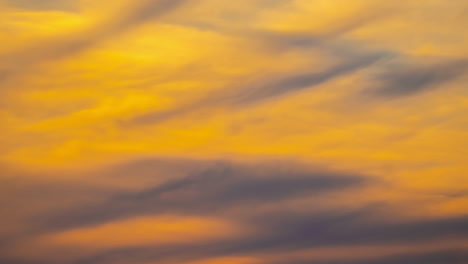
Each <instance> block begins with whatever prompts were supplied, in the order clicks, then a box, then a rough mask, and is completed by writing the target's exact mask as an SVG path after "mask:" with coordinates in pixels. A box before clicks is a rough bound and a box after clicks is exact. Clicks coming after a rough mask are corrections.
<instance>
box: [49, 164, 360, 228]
mask: <svg viewBox="0 0 468 264" xmlns="http://www.w3.org/2000/svg"><path fill="white" fill-rule="evenodd" d="M274 168H275V166H274V165H266V166H265V165H264V166H262V165H260V166H259V167H258V168H255V167H242V166H238V165H235V164H221V165H216V166H214V167H212V168H209V169H207V170H204V171H202V172H199V173H196V174H191V175H188V176H186V177H183V178H180V179H175V180H169V181H167V182H165V183H162V184H160V185H158V186H156V187H152V188H148V189H146V190H143V191H140V192H137V193H129V194H120V195H116V196H114V197H112V198H110V199H109V200H107V201H105V202H104V203H99V204H97V205H95V206H85V207H83V208H73V209H71V210H70V211H69V212H68V211H67V212H60V213H59V214H50V215H48V217H47V219H46V220H45V222H46V223H48V224H46V225H47V226H50V228H54V229H63V228H71V227H75V226H81V225H93V224H96V223H100V222H107V221H112V220H114V219H119V218H128V217H133V216H137V215H145V214H162V213H183V214H190V213H197V214H200V213H202V214H211V212H216V211H218V210H221V209H222V208H226V209H229V208H230V207H233V206H236V205H242V204H245V203H248V204H251V205H257V204H268V203H272V202H275V201H281V200H287V199H294V198H299V197H303V196H310V195H319V194H321V193H327V192H331V191H334V190H342V189H345V188H352V187H358V186H361V185H362V184H364V183H365V182H366V179H365V177H364V176H358V175H346V174H340V173H333V172H327V171H313V170H312V171H307V170H306V171H294V170H290V169H285V170H282V169H281V168H278V170H274Z"/></svg>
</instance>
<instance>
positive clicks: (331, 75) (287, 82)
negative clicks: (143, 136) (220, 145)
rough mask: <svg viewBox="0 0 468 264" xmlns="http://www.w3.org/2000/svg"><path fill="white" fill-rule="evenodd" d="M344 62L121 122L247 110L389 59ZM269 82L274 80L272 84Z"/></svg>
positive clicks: (354, 58)
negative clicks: (208, 110)
mask: <svg viewBox="0 0 468 264" xmlns="http://www.w3.org/2000/svg"><path fill="white" fill-rule="evenodd" d="M348 56H349V58H347V59H346V60H345V61H344V62H340V63H339V64H338V65H336V66H333V67H331V68H330V69H326V70H323V71H318V72H317V71H314V72H311V73H302V74H295V75H292V76H291V75H287V76H285V77H283V78H278V77H273V76H270V78H269V79H264V80H261V81H257V83H256V84H245V85H244V87H232V88H225V89H221V90H218V91H216V92H214V93H213V94H211V95H208V96H207V97H205V98H202V99H201V100H198V101H195V102H192V103H190V104H187V105H183V106H181V107H179V108H176V109H171V110H167V111H158V112H150V113H145V114H143V115H139V116H136V117H134V118H132V119H130V120H127V121H125V122H122V123H123V124H124V125H144V124H153V123H160V122H164V121H167V120H170V119H173V118H176V117H178V116H181V115H185V114H187V113H190V112H193V111H197V110H200V109H205V108H211V107H216V106H220V107H228V108H231V109H236V108H238V107H241V108H243V107H248V106H253V105H256V104H260V103H262V102H264V101H266V100H268V99H273V98H278V97H281V96H286V95H288V94H292V93H297V92H300V91H302V90H305V89H312V88H315V87H317V86H319V85H321V84H323V83H326V82H329V81H332V80H334V79H336V78H340V77H342V76H345V75H347V74H352V73H353V72H355V71H358V70H361V69H364V68H366V67H369V66H371V65H372V64H374V63H376V62H378V61H380V60H381V59H383V58H386V57H388V56H389V53H387V52H381V53H374V54H370V53H369V54H364V55H352V56H351V55H350V54H348ZM271 79H274V80H273V81H272V80H271Z"/></svg>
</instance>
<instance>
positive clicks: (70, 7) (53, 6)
mask: <svg viewBox="0 0 468 264" xmlns="http://www.w3.org/2000/svg"><path fill="white" fill-rule="evenodd" d="M0 3H5V4H7V5H8V6H12V7H15V8H21V9H28V10H47V11H51V10H62V11H77V7H76V1H73V0H44V1H37V0H2V1H0Z"/></svg>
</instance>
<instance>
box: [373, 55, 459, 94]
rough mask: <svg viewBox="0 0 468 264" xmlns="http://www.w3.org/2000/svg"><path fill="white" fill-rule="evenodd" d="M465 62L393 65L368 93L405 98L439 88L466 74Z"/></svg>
mask: <svg viewBox="0 0 468 264" xmlns="http://www.w3.org/2000/svg"><path fill="white" fill-rule="evenodd" d="M467 69H468V61H467V60H455V61H450V62H443V61H442V62H439V63H436V64H432V65H424V64H422V65H417V64H416V65H394V66H393V67H389V69H388V70H387V71H385V72H384V73H383V74H381V75H380V76H379V78H378V81H379V82H380V83H381V84H380V85H379V84H377V88H375V89H371V90H370V91H371V92H372V93H373V94H374V95H376V96H379V97H385V98H398V97H406V96H411V95H415V94H419V93H424V92H426V91H429V90H432V89H436V88H439V87H440V86H441V85H442V84H444V83H446V82H449V81H451V80H453V79H456V78H458V77H460V76H462V75H463V74H465V73H466V72H467Z"/></svg>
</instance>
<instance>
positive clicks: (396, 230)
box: [75, 206, 468, 264]
mask: <svg viewBox="0 0 468 264" xmlns="http://www.w3.org/2000/svg"><path fill="white" fill-rule="evenodd" d="M376 210H377V208H376V207H375V206H370V207H367V208H362V209H359V210H355V211H349V212H339V211H333V210H330V211H329V212H322V213H315V214H308V215H307V214H304V215H298V214H294V213H291V212H288V211H284V212H283V213H279V214H277V215H267V216H262V215H257V217H260V218H259V219H258V220H261V221H258V222H257V221H254V222H250V224H251V225H253V226H254V227H255V228H256V229H257V231H258V232H257V233H255V234H250V235H246V236H244V237H241V238H235V239H224V240H219V241H215V242H208V243H206V242H199V243H191V244H190V245H176V246H158V247H152V246H147V247H134V248H120V249H114V250H109V251H107V252H101V253H99V254H96V255H93V256H90V257H85V258H82V259H79V260H77V261H76V262H75V263H80V264H92V263H96V264H97V263H112V262H113V261H115V260H120V261H122V262H123V263H135V262H136V263H140V262H143V263H144V262H151V261H159V262H162V261H181V262H183V261H193V260H201V259H205V258H212V257H220V256H232V255H251V254H263V255H268V254H269V253H282V252H284V253H288V252H291V251H293V250H304V249H318V248H321V247H324V246H325V247H330V246H332V247H333V246H340V247H343V246H344V247H346V246H356V245H388V246H395V245H399V244H400V243H402V244H405V245H407V244H408V243H411V242H415V243H417V242H423V241H424V242H426V241H445V240H444V239H447V238H468V232H467V231H466V230H467V225H468V224H467V223H468V221H467V220H468V219H467V217H454V218H447V219H436V220H419V221H413V222H400V223H384V222H378V221H375V220H371V217H370V216H371V215H373V214H375V211H376ZM386 213H389V212H386ZM178 252H184V254H183V255H180V254H178ZM461 253H462V252H459V251H453V252H452V251H443V252H437V251H428V252H426V253H424V254H403V255H394V256H390V257H389V256H382V257H378V258H373V259H366V260H365V259H349V260H347V261H332V260H330V261H328V262H327V261H323V262H320V261H317V260H313V261H312V260H309V261H305V260H303V259H302V260H300V259H297V260H295V261H296V262H295V261H294V260H291V261H290V262H288V261H284V262H278V264H280V263H311V261H312V262H313V263H330V264H335V263H336V264H337V263H343V264H347V263H350V264H354V263H369V264H371V263H372V264H373V263H375V264H380V263H382V264H386V263H431V264H432V263H434V264H436V263H437V264H438V263H444V262H443V260H444V259H445V260H446V261H449V262H446V263H451V262H450V260H453V261H462V260H466V254H461ZM400 261H401V262H400ZM404 261H406V262H404ZM418 261H421V262H418ZM424 261H428V262H424ZM431 261H432V262H431ZM454 263H464V262H454Z"/></svg>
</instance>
